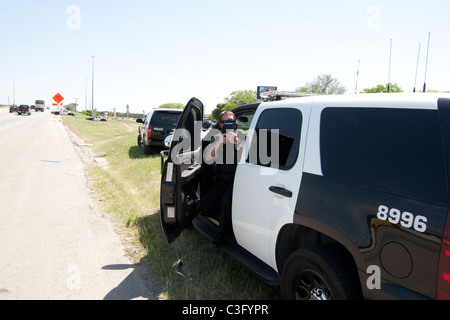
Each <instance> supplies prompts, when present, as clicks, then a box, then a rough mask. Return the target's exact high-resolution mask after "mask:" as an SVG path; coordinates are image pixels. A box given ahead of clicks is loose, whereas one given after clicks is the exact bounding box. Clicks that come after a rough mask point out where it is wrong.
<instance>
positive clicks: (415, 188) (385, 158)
mask: <svg viewBox="0 0 450 320" xmlns="http://www.w3.org/2000/svg"><path fill="white" fill-rule="evenodd" d="M320 144H321V145H320V147H321V160H322V170H323V174H324V176H326V177H329V178H333V179H337V180H341V181H344V182H348V183H351V184H356V185H360V186H365V187H369V188H374V189H377V190H380V191H386V192H390V193H394V194H398V195H403V196H407V197H412V198H417V199H423V200H427V201H432V202H437V203H443V204H447V203H448V191H447V181H446V167H445V156H444V150H443V146H442V138H441V134H440V126H439V119H438V113H437V112H436V111H433V110H410V109H375V108H327V109H324V110H323V112H322V118H321V130H320Z"/></svg>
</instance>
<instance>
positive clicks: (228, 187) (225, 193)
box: [200, 136, 237, 245]
mask: <svg viewBox="0 0 450 320" xmlns="http://www.w3.org/2000/svg"><path fill="white" fill-rule="evenodd" d="M220 138H221V139H222V136H220ZM214 141H215V139H212V141H211V143H214ZM227 149H228V151H231V150H233V157H232V159H233V161H232V163H230V162H231V161H229V160H228V161H227V155H226V152H227ZM217 152H222V159H223V161H222V163H215V164H214V165H215V180H214V183H213V184H212V186H211V188H210V189H209V190H208V192H207V194H206V195H205V197H204V199H203V201H202V203H201V205H200V211H201V212H202V214H205V215H207V216H210V217H216V218H218V219H219V233H220V238H222V239H219V241H218V242H219V243H217V245H220V244H221V242H222V241H223V236H224V235H226V234H229V233H231V231H232V230H231V200H232V196H233V181H234V174H235V172H236V167H237V150H236V148H235V147H234V146H233V147H232V148H230V147H228V148H227V147H226V145H225V144H221V146H220V148H219V149H218V150H217ZM219 158H220V157H219ZM217 213H218V217H217ZM213 245H214V242H213Z"/></svg>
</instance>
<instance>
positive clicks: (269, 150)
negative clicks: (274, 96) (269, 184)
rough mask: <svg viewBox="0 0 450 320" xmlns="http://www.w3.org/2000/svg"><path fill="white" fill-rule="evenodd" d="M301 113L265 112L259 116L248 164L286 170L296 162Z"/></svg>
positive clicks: (283, 110) (288, 111) (282, 110)
mask: <svg viewBox="0 0 450 320" xmlns="http://www.w3.org/2000/svg"><path fill="white" fill-rule="evenodd" d="M301 129H302V113H301V112H300V111H299V110H297V109H268V110H265V111H263V112H262V113H261V116H260V117H259V119H258V122H257V124H256V127H255V134H254V135H253V139H252V141H251V144H250V150H249V155H248V157H247V162H249V163H253V164H257V165H261V166H266V167H272V168H279V169H282V170H289V169H290V168H292V167H293V166H294V164H295V162H296V160H297V156H298V150H299V145H300V133H301Z"/></svg>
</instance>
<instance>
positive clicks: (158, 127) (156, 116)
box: [136, 108, 183, 154]
mask: <svg viewBox="0 0 450 320" xmlns="http://www.w3.org/2000/svg"><path fill="white" fill-rule="evenodd" d="M182 112H183V110H181V109H167V108H160V109H153V110H151V111H150V112H148V113H147V115H146V116H145V118H144V119H142V118H139V119H136V122H138V123H141V124H142V125H141V126H139V128H138V137H137V144H138V146H140V147H141V148H142V149H143V151H144V153H145V154H151V152H152V150H153V149H154V148H155V147H156V148H164V147H165V145H164V139H165V138H166V137H167V136H168V135H169V134H170V133H171V132H172V131H173V129H175V127H176V126H177V123H178V120H179V119H180V116H181V113H182Z"/></svg>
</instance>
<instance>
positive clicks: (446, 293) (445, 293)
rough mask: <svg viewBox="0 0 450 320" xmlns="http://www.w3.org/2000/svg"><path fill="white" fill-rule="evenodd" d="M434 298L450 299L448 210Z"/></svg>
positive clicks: (449, 213) (449, 216)
mask: <svg viewBox="0 0 450 320" xmlns="http://www.w3.org/2000/svg"><path fill="white" fill-rule="evenodd" d="M436 298H437V299H439V300H450V211H449V212H448V214H447V222H446V223H445V230H444V235H443V237H442V244H441V253H440V255H439V270H438V279H437V292H436Z"/></svg>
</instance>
